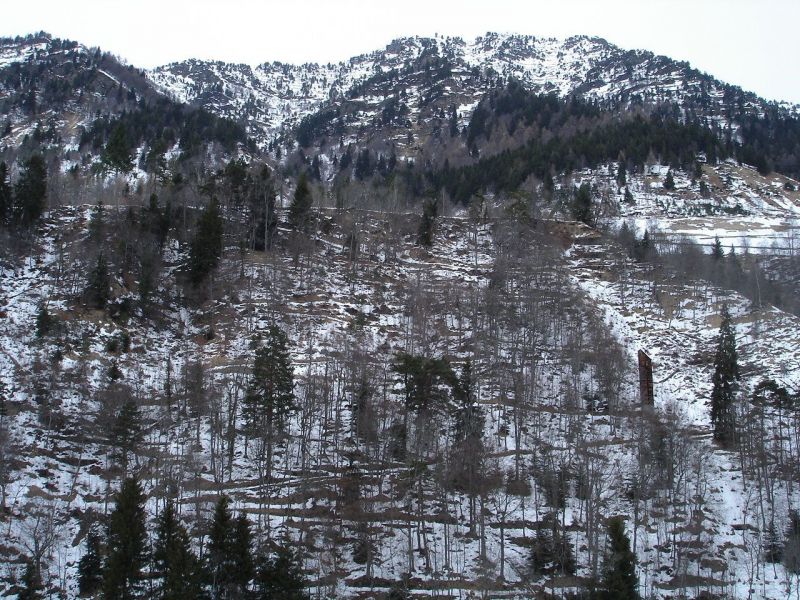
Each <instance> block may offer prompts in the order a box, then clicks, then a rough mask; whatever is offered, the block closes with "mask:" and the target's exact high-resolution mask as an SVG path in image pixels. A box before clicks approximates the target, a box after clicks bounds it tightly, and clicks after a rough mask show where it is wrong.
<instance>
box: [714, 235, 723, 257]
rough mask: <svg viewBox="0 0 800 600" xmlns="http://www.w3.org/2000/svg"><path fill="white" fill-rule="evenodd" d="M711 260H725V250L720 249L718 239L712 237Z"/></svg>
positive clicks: (720, 243) (720, 245)
mask: <svg viewBox="0 0 800 600" xmlns="http://www.w3.org/2000/svg"><path fill="white" fill-rule="evenodd" d="M711 258H713V259H714V260H720V259H722V258H725V250H724V249H723V247H722V242H721V241H720V239H719V236H716V235H715V236H714V245H713V246H712V247H711Z"/></svg>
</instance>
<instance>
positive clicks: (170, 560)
mask: <svg viewBox="0 0 800 600" xmlns="http://www.w3.org/2000/svg"><path fill="white" fill-rule="evenodd" d="M153 564H154V567H155V575H156V576H157V577H158V578H159V580H160V583H159V584H158V591H157V594H156V597H157V598H159V599H161V600H195V599H196V598H198V596H199V595H200V577H199V575H200V573H199V564H198V561H197V558H196V557H195V555H194V553H193V552H192V550H191V548H190V546H189V535H188V534H187V533H186V529H185V528H184V526H183V525H182V524H181V523H180V521H179V520H178V517H177V515H176V514H175V506H174V504H173V503H172V500H168V501H167V504H166V505H165V506H164V510H163V511H162V512H161V514H160V515H159V517H158V523H157V527H156V540H155V544H154V547H153Z"/></svg>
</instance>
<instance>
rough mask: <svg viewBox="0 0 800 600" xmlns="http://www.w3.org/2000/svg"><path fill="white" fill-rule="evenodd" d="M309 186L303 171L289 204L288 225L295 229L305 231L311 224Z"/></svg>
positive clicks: (311, 201) (311, 200) (311, 202)
mask: <svg viewBox="0 0 800 600" xmlns="http://www.w3.org/2000/svg"><path fill="white" fill-rule="evenodd" d="M313 201H314V199H313V197H312V196H311V188H310V187H309V185H308V180H307V179H306V176H305V173H304V174H302V175H300V179H299V180H298V181H297V189H295V191H294V196H293V197H292V203H291V204H290V205H289V226H290V227H292V228H293V229H296V230H297V231H301V232H307V231H308V229H309V227H310V226H311V206H312V204H313Z"/></svg>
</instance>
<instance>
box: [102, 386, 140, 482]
mask: <svg viewBox="0 0 800 600" xmlns="http://www.w3.org/2000/svg"><path fill="white" fill-rule="evenodd" d="M141 431H142V423H141V416H140V415H139V407H138V406H137V405H136V401H135V400H134V399H133V398H128V399H127V400H125V402H124V403H123V405H122V408H121V409H120V411H119V413H118V414H117V418H116V419H115V420H114V425H113V427H112V428H111V433H110V435H109V443H110V444H111V447H112V448H113V449H114V452H115V455H116V456H117V458H119V460H120V465H121V466H122V471H123V473H126V474H127V471H128V454H131V453H133V452H135V451H136V446H137V445H138V443H139V440H140V438H141Z"/></svg>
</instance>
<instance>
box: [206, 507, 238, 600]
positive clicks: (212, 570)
mask: <svg viewBox="0 0 800 600" xmlns="http://www.w3.org/2000/svg"><path fill="white" fill-rule="evenodd" d="M229 505H230V499H229V498H228V497H227V496H222V497H221V498H220V499H219V500H218V501H217V504H216V506H215V507H214V519H213V521H212V522H211V532H210V534H209V541H208V573H209V576H210V577H211V589H212V592H213V595H214V597H216V598H228V597H230V596H229V593H230V591H231V584H232V582H233V577H234V573H233V567H234V563H233V556H232V553H231V549H232V540H233V527H234V524H233V517H232V516H231V511H230V508H229Z"/></svg>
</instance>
